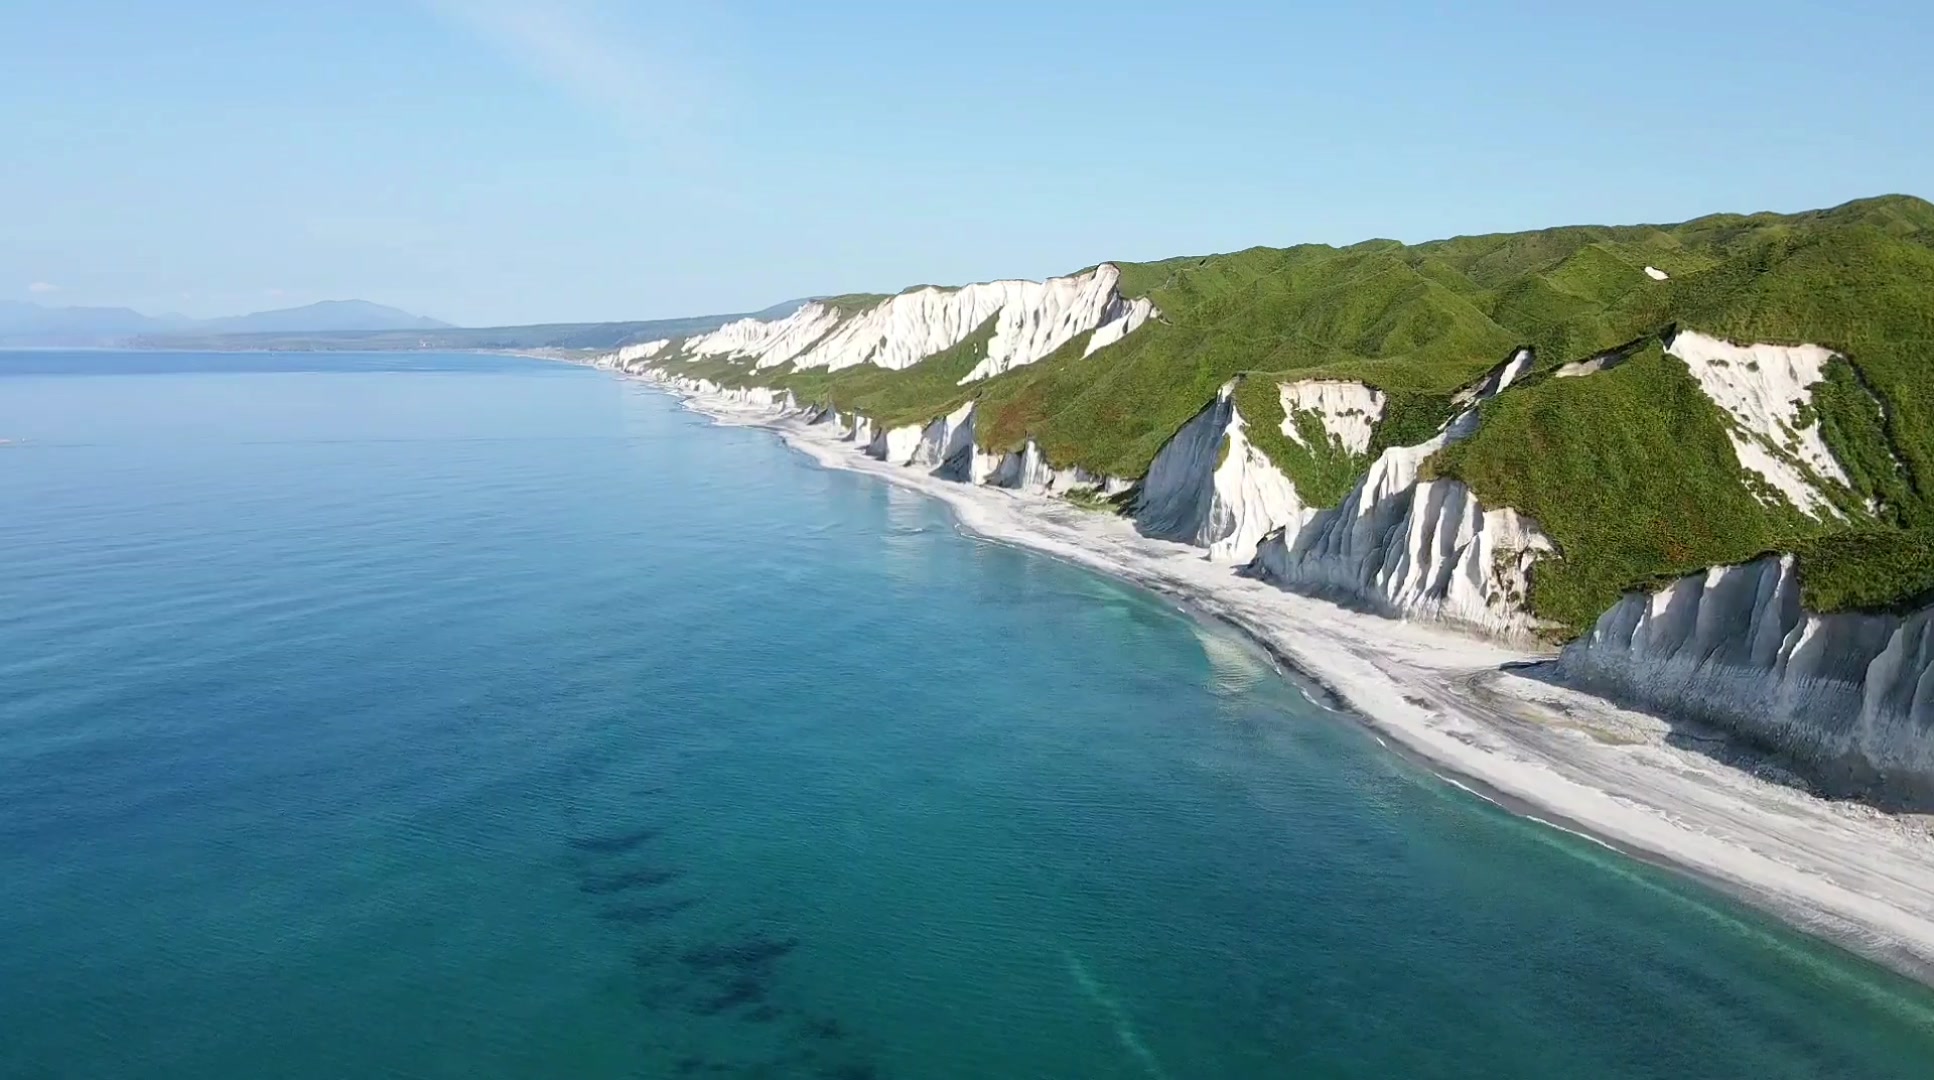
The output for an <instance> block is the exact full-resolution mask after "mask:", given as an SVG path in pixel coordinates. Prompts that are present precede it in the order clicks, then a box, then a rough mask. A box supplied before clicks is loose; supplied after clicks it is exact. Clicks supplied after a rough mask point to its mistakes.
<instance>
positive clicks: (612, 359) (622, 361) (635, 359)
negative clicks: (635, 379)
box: [597, 338, 671, 371]
mask: <svg viewBox="0 0 1934 1080" xmlns="http://www.w3.org/2000/svg"><path fill="white" fill-rule="evenodd" d="M670 344H671V341H670V340H669V339H666V338H660V339H659V340H657V341H644V342H640V343H638V344H636V345H626V346H625V347H624V348H622V349H619V350H618V351H617V352H615V353H611V354H609V355H607V356H601V357H599V358H598V360H597V364H598V366H600V367H608V368H617V369H619V370H621V371H636V370H637V367H638V365H640V364H642V363H643V362H644V361H646V360H649V359H651V358H652V357H654V356H657V355H658V354H659V353H661V352H664V351H665V347H666V346H668V345H670Z"/></svg>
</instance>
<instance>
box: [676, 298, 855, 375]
mask: <svg viewBox="0 0 1934 1080" xmlns="http://www.w3.org/2000/svg"><path fill="white" fill-rule="evenodd" d="M838 322H839V313H838V312H836V311H834V310H833V309H832V308H830V307H828V306H826V305H825V304H822V303H820V302H818V301H816V300H815V301H812V302H809V303H806V304H803V305H801V306H800V308H799V310H797V311H795V312H793V313H792V314H790V315H788V316H786V317H785V318H783V319H771V320H761V319H740V320H738V321H737V322H729V323H726V324H725V325H724V326H721V327H719V328H718V329H717V330H714V331H712V332H711V333H709V334H701V335H699V336H698V337H694V338H691V339H689V340H687V341H686V342H685V347H684V351H685V352H686V353H687V354H688V355H691V356H694V357H705V356H728V357H736V358H739V359H746V360H754V361H756V362H757V363H756V364H755V366H757V367H762V368H763V367H775V366H777V365H779V364H783V363H785V362H786V361H787V360H789V359H791V358H792V357H794V356H797V355H798V354H799V353H801V352H802V351H804V350H805V349H806V348H807V347H808V346H810V345H811V344H812V343H813V342H815V341H818V340H819V339H820V338H821V337H823V336H825V334H826V332H827V331H828V330H831V329H832V328H833V326H834V325H835V324H836V323H838Z"/></svg>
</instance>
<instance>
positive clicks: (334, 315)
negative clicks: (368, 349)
mask: <svg viewBox="0 0 1934 1080" xmlns="http://www.w3.org/2000/svg"><path fill="white" fill-rule="evenodd" d="M449 327H450V324H449V323H445V322H439V321H437V320H436V319H431V318H426V317H424V316H422V315H412V314H410V313H409V312H407V311H402V310H399V309H397V308H393V307H386V306H384V305H382V304H372V303H370V302H369V301H367V300H324V301H322V302H321V303H317V304H306V305H304V306H302V307H292V308H281V309H278V310H275V311H257V312H254V313H253V314H249V315H234V316H229V317H227V318H221V319H190V318H187V317H186V316H182V315H143V314H142V313H141V312H139V311H135V310H134V309H132V308H124V307H41V306H40V305H38V304H27V303H21V302H18V301H11V300H0V345H70V346H71V345H122V344H128V343H131V342H132V341H134V340H135V339H141V338H154V339H160V338H168V337H174V336H190V337H207V336H210V335H226V334H261V333H272V334H286V333H312V332H318V331H321V332H344V331H348V332H358V333H367V332H374V331H394V330H444V329H448V328H449Z"/></svg>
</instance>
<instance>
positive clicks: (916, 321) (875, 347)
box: [684, 263, 1155, 383]
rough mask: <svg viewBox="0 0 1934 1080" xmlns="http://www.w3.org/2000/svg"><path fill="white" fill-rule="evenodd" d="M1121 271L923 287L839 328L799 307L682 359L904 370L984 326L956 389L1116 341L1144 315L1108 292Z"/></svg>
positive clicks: (716, 337)
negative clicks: (1073, 347)
mask: <svg viewBox="0 0 1934 1080" xmlns="http://www.w3.org/2000/svg"><path fill="white" fill-rule="evenodd" d="M1120 281H1121V271H1120V270H1119V269H1118V268H1116V267H1115V266H1114V265H1113V264H1112V263H1103V264H1101V265H1100V266H1097V267H1096V268H1094V269H1093V270H1090V271H1088V272H1087V273H1084V274H1076V275H1073V276H1070V277H1058V278H1049V279H1048V280H1046V281H1018V280H1016V281H989V282H983V283H980V284H977V285H967V286H963V287H961V288H958V289H940V288H934V287H931V286H929V287H926V288H921V289H914V290H911V291H909V292H904V293H901V294H900V295H898V296H893V297H888V298H887V299H885V300H882V301H880V302H879V303H877V304H874V305H873V306H872V307H869V308H866V309H865V310H863V311H860V312H858V313H855V314H852V315H850V316H847V317H845V318H842V317H841V316H840V313H839V312H837V311H835V310H834V309H833V308H832V307H830V306H828V305H826V304H822V303H819V302H817V301H815V302H812V303H808V304H806V305H804V306H803V307H801V308H800V309H799V310H798V311H795V312H793V313H792V314H791V315H788V316H786V317H785V318H783V319H775V320H772V321H766V322H762V321H760V320H758V319H740V320H739V321H737V322H733V323H728V324H726V325H725V326H722V327H720V328H719V329H717V330H715V331H713V332H711V333H709V334H702V335H699V336H697V337H694V338H692V339H690V340H688V341H687V342H686V343H685V345H684V352H685V353H686V354H688V355H691V356H727V357H736V358H739V359H745V360H751V361H753V362H754V364H755V366H757V367H760V368H770V367H777V366H779V365H780V364H786V363H790V364H792V365H793V366H794V367H796V368H825V369H827V370H829V371H839V370H841V369H844V368H849V367H853V366H855V365H858V364H873V365H875V366H877V367H883V368H887V369H890V370H899V369H900V368H905V367H910V366H912V365H914V364H917V363H919V362H920V361H922V360H924V359H926V358H927V357H929V356H932V355H934V354H935V353H938V352H942V351H944V350H946V349H950V348H953V347H954V346H955V345H958V344H960V343H961V342H963V341H965V340H967V338H968V337H969V336H970V335H971V334H973V332H974V331H975V330H977V329H979V328H980V327H981V325H982V324H984V323H986V322H987V320H989V319H993V320H995V321H994V334H993V337H992V338H991V339H990V340H989V341H988V343H987V355H986V357H985V358H984V359H982V360H981V362H980V363H979V364H978V365H977V366H976V367H975V368H974V370H973V371H971V372H969V373H968V375H967V377H966V378H964V379H962V380H961V382H963V383H968V382H972V381H974V380H976V379H983V378H987V377H989V376H993V375H998V374H1000V373H1001V372H1003V371H1008V370H1010V369H1012V368H1017V367H1022V366H1024V365H1027V364H1032V363H1034V362H1035V361H1037V360H1039V359H1041V358H1042V357H1044V356H1046V355H1048V354H1049V353H1051V352H1053V351H1054V350H1056V349H1058V348H1060V347H1061V346H1063V345H1065V344H1067V343H1068V342H1069V341H1071V340H1073V339H1074V338H1075V337H1076V336H1077V335H1079V334H1083V333H1086V332H1087V331H1090V330H1096V331H1098V333H1097V335H1096V338H1099V339H1101V340H1100V344H1097V343H1096V340H1095V339H1091V340H1090V341H1089V346H1088V351H1089V352H1093V351H1094V350H1095V349H1098V348H1100V347H1102V345H1105V344H1108V343H1111V342H1113V341H1119V340H1120V339H1121V338H1122V337H1124V336H1126V335H1127V334H1128V333H1129V332H1131V331H1133V330H1134V329H1135V328H1136V327H1138V326H1140V325H1142V323H1144V322H1146V321H1147V320H1148V318H1149V317H1150V316H1151V315H1152V314H1154V311H1155V308H1154V305H1153V304H1151V303H1149V301H1148V300H1147V299H1145V298H1144V299H1136V300H1129V299H1127V298H1125V297H1123V296H1122V295H1121V294H1120V292H1118V291H1117V288H1116V286H1117V285H1118V284H1119V283H1120Z"/></svg>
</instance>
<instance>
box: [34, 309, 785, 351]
mask: <svg viewBox="0 0 1934 1080" xmlns="http://www.w3.org/2000/svg"><path fill="white" fill-rule="evenodd" d="M805 302H806V301H804V300H790V301H787V302H786V303H783V304H774V305H773V306H772V307H769V308H766V309H765V310H763V311H757V312H750V313H738V314H731V315H699V316H694V317H690V318H683V319H655V320H647V321H638V322H607V323H545V324H540V325H536V326H490V327H458V326H451V325H450V324H449V323H445V322H438V321H437V320H435V319H431V318H426V317H424V316H421V315H412V314H410V313H409V312H407V311H402V310H399V309H397V308H393V307H385V306H384V305H382V304H372V303H370V302H369V301H367V300H325V301H323V302H322V303H319V304H309V305H306V306H304V307H296V308H284V309H281V310H278V311H258V312H255V313H254V314H252V315H236V316H231V317H228V318H222V319H190V318H187V317H185V316H181V315H144V314H142V313H141V312H138V311H135V310H133V309H132V308H108V307H41V306H39V305H37V304H25V303H19V302H16V301H6V300H0V347H15V348H19V347H24V346H54V347H69V348H71V347H78V346H96V347H100V346H109V347H111V346H131V347H137V348H160V349H203V350H209V351H229V350H296V351H319V352H329V351H334V352H342V351H367V352H392V351H398V350H409V349H494V350H506V349H515V350H537V349H557V350H580V349H615V348H618V347H620V346H623V345H630V344H634V343H636V342H640V341H651V340H654V339H656V338H675V337H686V336H689V335H692V334H703V333H709V332H710V331H713V330H716V329H718V328H719V327H721V326H723V325H725V324H726V323H728V322H731V321H733V320H735V319H743V318H746V317H748V314H749V315H750V317H753V318H758V319H779V318H784V317H785V316H787V315H790V314H792V313H793V312H794V311H796V310H798V309H799V307H800V305H802V304H804V303H805Z"/></svg>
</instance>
